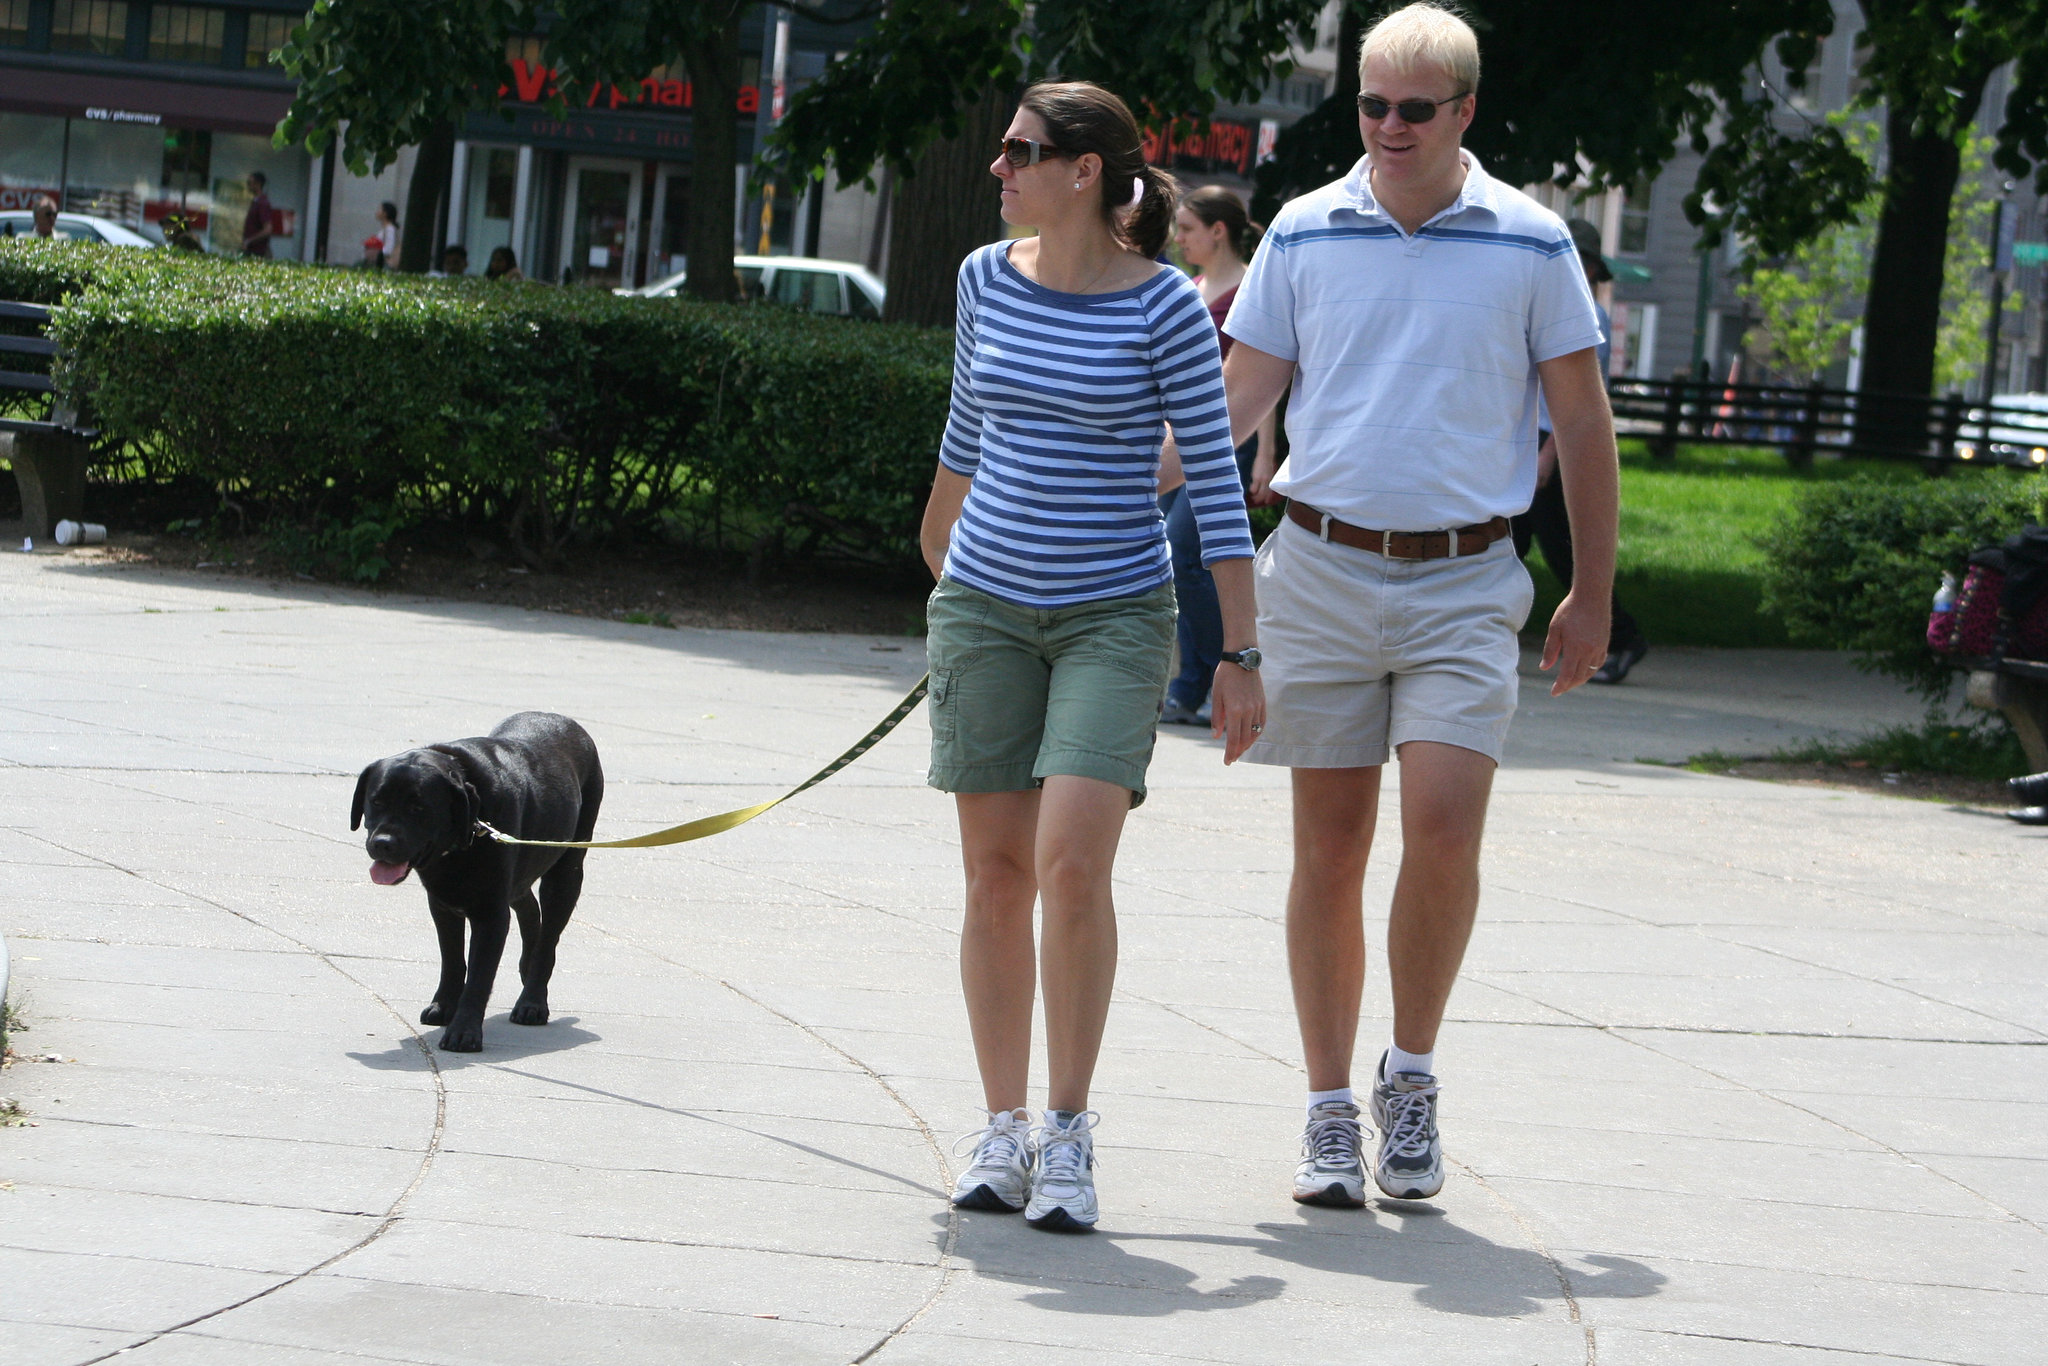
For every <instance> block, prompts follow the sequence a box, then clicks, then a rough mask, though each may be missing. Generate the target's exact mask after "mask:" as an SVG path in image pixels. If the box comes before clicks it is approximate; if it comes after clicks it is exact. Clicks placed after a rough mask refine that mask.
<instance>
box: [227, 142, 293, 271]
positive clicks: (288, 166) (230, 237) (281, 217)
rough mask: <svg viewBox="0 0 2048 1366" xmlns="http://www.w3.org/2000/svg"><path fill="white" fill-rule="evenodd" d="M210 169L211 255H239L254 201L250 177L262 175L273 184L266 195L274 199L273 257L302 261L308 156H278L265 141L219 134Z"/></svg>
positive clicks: (289, 152)
mask: <svg viewBox="0 0 2048 1366" xmlns="http://www.w3.org/2000/svg"><path fill="white" fill-rule="evenodd" d="M209 169H210V170H211V172H212V175H213V185H212V194H211V196H210V197H211V198H212V200H213V216H212V218H211V220H210V221H209V222H208V223H207V226H206V248H207V250H208V251H217V252H225V253H228V254H230V255H232V254H234V253H237V252H239V251H241V249H242V229H243V227H244V224H245V220H246V218H247V216H248V211H249V204H250V201H251V199H252V196H251V194H250V193H249V172H251V171H261V172H263V174H264V176H265V177H266V178H267V180H268V182H269V183H268V184H267V185H265V186H264V193H265V194H266V195H267V196H268V197H269V199H270V210H271V212H270V231H271V238H270V254H271V255H272V256H275V257H285V258H289V259H291V260H297V259H299V257H300V256H301V255H302V251H303V244H302V242H301V240H300V237H299V226H300V223H301V221H302V219H303V218H304V215H305V210H306V181H307V177H308V172H309V170H310V163H308V161H307V160H306V154H305V153H304V152H302V151H298V150H296V149H293V148H286V149H284V150H283V151H280V150H278V149H277V148H275V147H273V146H271V145H270V139H269V138H266V137H252V136H250V135H248V134H244V133H215V134H214V135H213V155H212V160H211V166H210V167H209Z"/></svg>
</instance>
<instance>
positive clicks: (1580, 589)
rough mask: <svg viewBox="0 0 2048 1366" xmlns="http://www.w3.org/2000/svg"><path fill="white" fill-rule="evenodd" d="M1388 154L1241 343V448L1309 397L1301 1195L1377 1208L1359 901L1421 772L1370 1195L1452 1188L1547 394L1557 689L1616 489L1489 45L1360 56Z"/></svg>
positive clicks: (1277, 581)
mask: <svg viewBox="0 0 2048 1366" xmlns="http://www.w3.org/2000/svg"><path fill="white" fill-rule="evenodd" d="M1358 61H1359V67H1360V70H1359V95H1358V126H1359V134H1360V137H1361V138H1362V140H1363V142H1364V144H1365V152H1366V155H1365V156H1364V157H1363V158H1362V159H1361V160H1360V161H1359V162H1358V164H1357V166H1355V167H1354V168H1353V169H1352V170H1351V172H1350V173H1349V174H1348V175H1346V176H1345V177H1344V178H1343V179H1342V180H1340V181H1337V182H1336V183H1334V184H1331V185H1326V186H1324V187H1323V188H1321V189H1319V190H1314V191H1311V192H1310V193H1308V194H1305V195H1303V196H1301V197H1300V198H1299V199H1296V200H1294V201H1293V202H1291V203H1289V204H1288V205H1287V206H1286V207H1285V208H1284V209H1282V210H1281V211H1280V213H1279V214H1278V215H1277V216H1276V217H1275V218H1274V221H1273V225H1272V227H1271V229H1269V230H1268V232H1267V234H1266V240H1265V242H1264V243H1263V244H1262V245H1261V246H1260V248H1259V251H1258V254H1257V255H1256V256H1255V257H1253V259H1252V263H1251V269H1250V271H1249V272H1248V273H1247V274H1246V276H1245V281H1244V284H1243V285H1242V286H1241V287H1240V289H1239V290H1238V295H1237V301H1236V303H1235V304H1233V305H1232V307H1231V310H1230V317H1229V319H1228V320H1227V321H1226V322H1225V323H1224V330H1225V331H1227V332H1228V333H1229V334H1230V335H1231V336H1232V337H1234V338H1236V340H1237V345H1236V346H1234V347H1233V348H1231V352H1230V360H1229V362H1228V364H1227V365H1226V366H1225V375H1226V377H1227V381H1228V385H1229V392H1230V409H1231V426H1232V430H1233V433H1234V434H1235V435H1236V436H1237V438H1238V439H1240V440H1241V439H1243V438H1245V437H1248V436H1250V434H1251V433H1252V431H1253V429H1254V428H1255V427H1256V425H1257V424H1258V423H1259V422H1260V421H1261V420H1262V419H1264V417H1265V415H1266V414H1267V413H1268V412H1270V411H1272V409H1273V405H1274V404H1275V403H1277V402H1278V401H1279V399H1280V396H1281V395H1282V394H1283V393H1285V392H1286V391H1287V390H1288V387H1289V385H1290V384H1292V386H1293V391H1294V393H1293V398H1292V400H1291V403H1290V406H1289V408H1288V410H1287V431H1288V436H1289V438H1290V441H1291V446H1290V449H1289V453H1288V457H1287V465H1286V467H1285V469H1283V470H1282V471H1281V472H1280V474H1279V475H1278V477H1277V478H1275V479H1274V481H1273V487H1274V489H1275V490H1277V491H1278V492H1279V493H1281V494H1282V495H1284V496H1285V497H1286V498H1287V499H1288V504H1287V513H1286V517H1285V518H1284V519H1283V520H1282V522H1281V524H1280V529H1279V530H1278V531H1277V532H1275V533H1274V534H1273V535H1271V536H1269V537H1267V538H1266V541H1265V544H1264V545H1262V546H1261V547H1260V548H1259V559H1258V564H1257V569H1256V577H1257V584H1258V598H1259V634H1260V637H1261V639H1262V641H1263V643H1264V645H1265V647H1266V651H1267V667H1266V674H1267V676H1268V677H1267V685H1266V686H1267V688H1268V689H1269V691H1270V694H1271V708H1270V716H1269V719H1268V721H1267V724H1266V729H1265V732H1264V734H1263V735H1262V736H1261V737H1260V739H1259V741H1258V743H1257V744H1255V745H1253V746H1252V748H1251V750H1250V751H1249V753H1248V754H1247V755H1246V757H1247V758H1248V759H1251V760H1253V761H1255V762H1259V763H1268V764H1282V765H1286V766H1288V767H1290V768H1292V769H1293V775H1292V783H1293V790H1294V871H1293V880H1292V882H1291V884H1290V885H1289V888H1288V893H1287V956H1288V964H1289V967H1290V969H1291V975H1292V978H1293V984H1294V1004H1295V1013H1296V1016H1297V1018H1298V1019H1299V1021H1300V1025H1301V1038H1302V1051H1303V1053H1304V1054H1305V1056H1306V1059H1307V1063H1308V1084H1309V1096H1308V1114H1307V1117H1306V1127H1305V1128H1304V1130H1303V1133H1302V1140H1301V1157H1300V1161H1299V1164H1298V1165H1297V1166H1296V1168H1295V1176H1294V1198H1295V1199H1296V1200H1298V1201H1301V1202H1303V1203H1305V1204H1315V1205H1335V1206H1344V1207H1356V1206H1358V1205H1361V1204H1363V1203H1364V1198H1365V1190H1366V1184H1365V1182H1366V1178H1365V1171H1364V1159H1363V1156H1362V1153H1361V1149H1362V1146H1363V1142H1364V1137H1365V1134H1364V1131H1363V1128H1362V1126H1361V1125H1360V1123H1359V1106H1358V1102H1357V1099H1356V1097H1355V1096H1354V1093H1353V1091H1352V1086H1351V1081H1352V1073H1351V1064H1352V1052H1353V1049H1354V1047H1355V1046H1356V1043H1357V1035H1358V1015H1359V1008H1360V997H1361V994H1362V990H1363V987H1364V984H1365V933H1364V923H1363V906H1362V901H1363V884H1364V881H1365V869H1366V858H1367V855H1368V853H1369V852H1370V851H1371V848H1372V840H1373V833H1374V828H1375V825H1376V824H1377V821H1378V817H1379V797H1380V775H1381V770H1382V768H1383V767H1384V765H1385V764H1386V761H1387V759H1388V757H1389V755H1390V753H1391V754H1394V755H1398V756H1399V758H1400V760H1401V835H1402V841H1401V870H1400V876H1399V878H1398V880H1397V881H1396V883H1395V885H1394V898H1393V905H1392V908H1391V910H1390V912H1389V916H1388V925H1387V969H1388V977H1389V979H1390V984H1391V986H1392V994H1393V1007H1394V1012H1393V1013H1394V1022H1393V1037H1392V1039H1391V1040H1390V1041H1389V1044H1388V1047H1387V1049H1386V1051H1385V1052H1384V1053H1383V1054H1381V1056H1380V1060H1379V1064H1378V1066H1376V1067H1375V1068H1374V1069H1373V1071H1372V1075H1371V1079H1370V1091H1369V1095H1370V1106H1371V1114H1372V1122H1373V1124H1374V1125H1376V1126H1377V1127H1378V1129H1379V1131H1380V1132H1379V1148H1378V1153H1377V1155H1376V1156H1375V1157H1374V1159H1373V1163H1372V1167H1373V1179H1374V1180H1375V1181H1376V1183H1377V1184H1378V1186H1379V1188H1380V1190H1381V1191H1382V1192H1384V1193H1385V1194H1386V1195H1388V1196H1391V1197H1393V1198H1395V1199H1402V1200H1416V1199H1427V1198H1429V1197H1430V1196H1433V1195H1435V1194H1436V1193H1437V1192H1438V1191H1439V1190H1441V1189H1442V1187H1443V1181H1444V1168H1443V1147H1442V1141H1441V1139H1440V1136H1439V1133H1438V1125H1437V1076H1436V1070H1437V1069H1436V1059H1435V1051H1436V1043H1437V1032H1438V1030H1439V1028H1440V1027H1441V1026H1442V1023H1443V1017H1444V1009H1445V1006H1446V1005H1447V1003H1448V1002H1449V1000H1450V994H1451V988H1452V986H1453V984H1454V983H1455V982H1456V981H1457V976H1458V968H1459V964H1460V963H1461V962H1462V961H1463V959H1464V954H1465V946H1466V943H1467V941H1468V940H1469V939H1470V937H1471V933H1472V924H1473V920H1474V918H1475V916H1476V914H1477V911H1478V905H1479V851H1480V839H1481V836H1482V834H1483V832H1484V829H1485V824H1486V804H1487V798H1488V796H1489V794H1490V792H1491V789H1492V784H1493V773H1494V768H1495V766H1496V765H1497V764H1498V763H1499V762H1500V757H1501V751H1502V748H1503V746H1504V745H1505V744H1506V741H1507V732H1508V723H1509V721H1510V720H1511V719H1512V718H1513V716H1514V709H1515V701H1516V697H1517V693H1518V690H1519V680H1518V679H1517V676H1516V670H1517V664H1518V662H1519V658H1520V645H1519V642H1518V640H1517V636H1516V633H1517V632H1518V631H1519V630H1520V629H1521V626H1522V623H1523V621H1524V620H1525V619H1526V617H1527V616H1528V612H1529V607H1530V602H1531V599H1532V597H1533V591H1534V590H1533V588H1532V585H1531V584H1530V580H1529V575H1528V571H1526V570H1525V569H1524V568H1523V567H1522V563H1521V561H1520V560H1519V559H1517V558H1516V557H1515V553H1514V547H1513V545H1512V544H1509V543H1508V541H1507V535H1508V518H1509V517H1511V516H1513V515H1514V514H1516V513H1519V512H1521V511H1522V510H1523V509H1524V508H1526V507H1527V506H1528V505H1529V499H1530V495H1531V494H1532V493H1533V492H1534V490H1535V486H1536V444H1537V443H1536V393H1537V386H1538V382H1539V380H1540V383H1541V386H1542V388H1543V389H1544V390H1545V391H1546V392H1547V393H1548V396H1549V400H1550V410H1551V413H1552V415H1553V417H1554V418H1555V421H1556V433H1555V434H1556V449H1557V459H1558V467H1559V473H1560V475H1561V477H1562V479H1563V481H1564V482H1563V493H1564V496H1565V499H1566V505H1567V507H1568V508H1569V510H1570V516H1571V523H1572V533H1573V538H1574V540H1575V541H1576V543H1577V550H1578V559H1577V564H1576V566H1575V568H1576V577H1575V579H1574V581H1573V585H1572V591H1571V592H1570V593H1568V594H1566V595H1565V599H1564V601H1563V602H1562V603H1561V604H1559V606H1558V608H1557V612H1556V614H1555V615H1554V616H1553V617H1552V618H1551V622H1550V633H1549V637H1548V639H1547V640H1546V642H1545V644H1544V650H1543V667H1544V668H1546V669H1548V668H1552V667H1555V668H1556V669H1557V680H1556V682H1555V683H1554V684H1553V685H1552V688H1551V692H1552V693H1553V694H1559V693H1563V692H1567V691H1569V690H1570V689H1572V688H1575V687H1577V686H1578V685H1579V684H1581V683H1584V682H1585V681H1586V680H1587V679H1589V678H1591V677H1592V675H1593V672H1594V670H1596V669H1598V668H1599V667H1600V664H1601V661H1602V660H1603V659H1604V658H1605V657H1606V650H1607V635H1608V622H1607V612H1608V603H1609V601H1610V600H1611V595H1612V590H1613V578H1614V546H1615V520H1616V500H1617V497H1618V493H1617V488H1618V481H1619V473H1618V467H1617V461H1616V456H1615V448H1614V422H1613V418H1612V415H1611V414H1610V413H1609V411H1608V408H1607V391H1606V387H1605V385H1604V384H1603V383H1602V382H1601V377H1600V369H1599V360H1598V357H1597V355H1596V353H1595V348H1596V347H1597V346H1598V345H1599V343H1600V329H1599V320H1598V318H1597V316H1596V315H1595V313H1594V311H1593V299H1592V295H1591V293H1590V292H1589V291H1588V289H1587V286H1586V276H1585V272H1584V271H1583V270H1581V269H1580V268H1579V263H1578V253H1577V252H1576V251H1575V250H1574V249H1573V244H1572V238H1571V234H1570V233H1569V232H1567V231H1566V230H1565V226H1564V224H1563V222H1562V221H1560V220H1559V219H1558V217H1557V216H1556V215H1555V214H1553V213H1551V212H1549V211H1548V210H1547V209H1544V208H1543V207H1541V206H1540V205H1538V204H1537V203H1536V202H1535V201H1534V200H1532V199H1530V198H1529V197H1528V196H1526V195H1524V194H1522V193H1520V192H1519V191H1517V190H1515V189H1513V188H1511V187H1510V186H1508V185H1504V184H1502V183H1500V182H1499V181H1497V180H1494V179H1493V178H1492V177H1490V176H1488V175H1487V174H1486V172H1485V171H1484V170H1482V169H1481V168H1480V166H1479V163H1478V162H1477V161H1476V160H1475V159H1474V158H1473V157H1472V156H1471V155H1470V154H1469V153H1467V152H1466V151H1465V150H1464V149H1463V147H1462V146H1461V145H1460V144H1461V142H1462V140H1463V135H1464V132H1465V129H1466V128H1468V127H1469V126H1470V125H1471V122H1472V118H1473V115H1474V112H1475V110H1476V109H1477V95H1476V92H1477V90H1478V86H1479V40H1478V38H1477V37H1476V36H1475V35H1474V34H1473V32H1472V30H1471V28H1470V27H1469V26H1467V25H1466V24H1465V22H1464V21H1463V20H1461V19H1459V18H1457V17H1456V16H1455V15H1453V14H1451V13H1449V12H1448V11H1446V10H1442V9H1439V8H1437V7H1435V6H1433V5H1429V4H1414V5H1410V6H1408V7H1407V8H1405V9H1402V10H1399V11H1396V12H1395V13H1393V14H1391V15H1389V16H1387V17H1386V18H1385V19H1382V20H1381V21H1380V22H1379V23H1378V24H1377V25H1375V26H1374V27H1373V29H1372V30H1371V32H1369V33H1368V34H1367V35H1366V37H1365V41H1364V43H1363V44H1362V45H1361V48H1360V52H1359V54H1358Z"/></svg>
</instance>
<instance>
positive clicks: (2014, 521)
mask: <svg viewBox="0 0 2048 1366" xmlns="http://www.w3.org/2000/svg"><path fill="white" fill-rule="evenodd" d="M2042 493H2043V489H2042V485H2041V482H2040V478H2039V476H2037V475H2032V474H2023V473H2022V474H2013V473H2007V472H2002V471H1982V472H1973V473H1970V474H1957V475H1954V476H1952V477H1949V478H1946V479H1920V480H1914V481H1911V482H1898V483H1894V482H1890V481H1884V482H1880V481H1878V480H1874V479H1851V480H1845V481H1843V482H1841V483H1829V484H1815V485H1812V486H1810V487H1809V488H1807V489H1805V490H1804V491H1803V492H1802V493H1801V495H1800V497H1799V501H1798V502H1797V503H1796V504H1794V506H1793V508H1792V510H1791V511H1790V512H1789V513H1787V514H1786V515H1785V516H1784V517H1783V518H1782V519H1781V520H1780V521H1779V522H1778V524H1777V525H1776V526H1775V527H1773V528H1772V529H1771V531H1770V532H1769V533H1768V534H1767V535H1766V536H1765V537H1764V538H1763V547H1764V553H1765V556H1766V566H1765V571H1764V608H1765V610H1766V611H1771V612H1776V613H1778V614H1779V615H1780V616H1782V617H1783V618H1784V621H1785V624H1786V626H1787V627H1788V628H1790V630H1791V632H1792V636H1793V638H1794V639H1795V640H1798V641H1802V642H1804V643H1807V644H1812V645H1820V646H1824V647H1827V648H1830V649H1837V650H1855V651H1858V652H1859V653H1860V654H1861V656H1862V659H1861V662H1862V663H1863V665H1864V666H1865V667H1868V668H1870V669H1873V670H1876V671H1878V672H1881V673H1885V674H1889V675H1891V676H1892V677H1894V678H1898V679H1902V680H1904V681H1905V682H1907V683H1910V684H1912V685H1913V686H1914V687H1915V688H1916V689H1917V690H1918V691H1919V692H1921V694H1922V695H1924V696H1925V697H1927V698H1928V699H1929V700H1930V701H1933V700H1936V699H1939V698H1940V697H1942V696H1943V695H1945V694H1946V693H1947V692H1948V689H1949V687H1950V685H1951V683H1952V682H1953V680H1954V678H1955V671H1954V670H1953V669H1951V668H1949V666H1948V665H1947V664H1945V663H1943V662H1942V661H1941V660H1939V659H1937V658H1936V657H1935V656H1934V655H1933V654H1932V653H1931V652H1930V651H1929V650H1928V649H1927V644H1926V638H1927V613H1928V609H1929V606H1930V604H1931V603H1932V602H1933V599H1934V591H1935V589H1936V588H1938V587H1940V585H1941V576H1942V573H1943V572H1944V571H1947V572H1950V573H1954V574H1955V575H1956V576H1957V578H1958V579H1960V578H1961V576H1962V570H1963V561H1964V559H1965V558H1967V557H1968V555H1969V553H1970V552H1971V551H1972V550H1975V549H1976V548H1977V547H1978V546H1981V545H1989V544H1991V543H1993V542H1996V541H2002V540H2004V539H2005V538H2006V537H2007V536H2010V535H2012V534H2013V533H2014V532H2016V531H2018V530H2019V529H2020V527H2021V526H2022V525H2024V524H2026V523H2027V522H2034V521H2040V520H2041V519H2042V506H2041V500H2042Z"/></svg>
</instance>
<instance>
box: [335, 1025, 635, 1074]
mask: <svg viewBox="0 0 2048 1366" xmlns="http://www.w3.org/2000/svg"><path fill="white" fill-rule="evenodd" d="M577 1019H578V1017H576V1016H574V1015H557V1016H556V1017H555V1018H554V1019H552V1020H550V1021H548V1022H547V1023H546V1024H544V1025H516V1024H513V1023H512V1019H511V1015H510V1012H500V1013H498V1014H496V1015H490V1016H486V1017H485V1019H484V1051H483V1052H481V1053H443V1052H442V1051H441V1050H440V1048H439V1047H438V1044H439V1041H440V1038H441V1029H440V1026H438V1025H435V1026H431V1027H430V1030H429V1036H428V1039H427V1042H426V1044H425V1047H428V1048H432V1049H433V1050H434V1057H435V1060H436V1061H437V1062H438V1063H439V1065H440V1070H441V1071H443V1072H452V1071H458V1070H460V1069H462V1068H466V1067H492V1066H495V1065H497V1064H499V1063H505V1062H516V1061H518V1060H519V1059H521V1058H533V1057H538V1056H540V1055H541V1054H543V1053H559V1052H561V1051H562V1050H563V1049H565V1048H578V1047H581V1046H582V1045H584V1044H587V1043H596V1042H598V1041H599V1040H600V1039H602V1038H603V1037H604V1036H603V1035H602V1034H593V1033H591V1032H590V1031H589V1030H587V1029H580V1028H578V1027H577ZM420 1048H421V1044H420V1042H419V1041H418V1040H416V1039H403V1040H400V1041H399V1042H398V1043H395V1044H393V1045H392V1046H391V1047H389V1048H387V1049H385V1050H384V1051H383V1052H382V1053H350V1054H349V1055H348V1056H349V1057H351V1058H354V1059H355V1060H356V1061H357V1062H359V1063H361V1064H362V1065H363V1066H365V1067H368V1068H371V1069H373V1070H375V1071H378V1072H431V1071H433V1070H434V1064H433V1063H429V1062H428V1061H427V1059H426V1058H425V1057H424V1056H423V1055H422V1054H421V1053H420Z"/></svg>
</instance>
